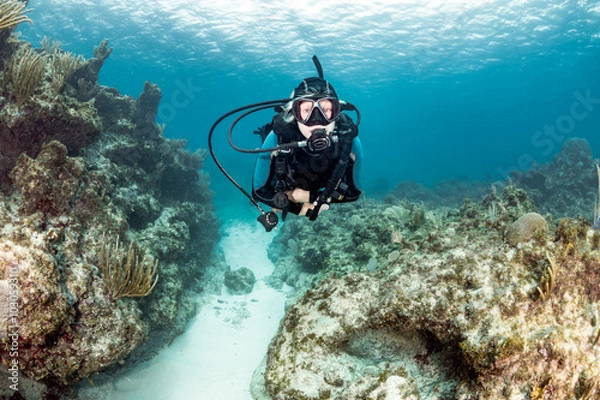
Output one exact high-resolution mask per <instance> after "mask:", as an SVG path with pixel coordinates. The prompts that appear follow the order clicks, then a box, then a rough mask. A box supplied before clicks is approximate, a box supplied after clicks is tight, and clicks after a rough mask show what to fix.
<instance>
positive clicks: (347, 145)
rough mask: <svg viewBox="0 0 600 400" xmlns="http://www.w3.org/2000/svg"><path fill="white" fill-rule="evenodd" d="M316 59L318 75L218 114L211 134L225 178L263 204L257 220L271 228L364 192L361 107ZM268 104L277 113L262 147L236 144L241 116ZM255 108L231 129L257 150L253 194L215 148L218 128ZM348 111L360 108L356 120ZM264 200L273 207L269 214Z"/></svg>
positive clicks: (266, 128) (267, 127) (312, 215)
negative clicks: (342, 95) (286, 91)
mask: <svg viewBox="0 0 600 400" xmlns="http://www.w3.org/2000/svg"><path fill="white" fill-rule="evenodd" d="M313 62H314V64H315V67H316V69H317V72H318V77H311V78H305V79H304V80H303V81H302V82H301V83H300V84H299V85H298V87H296V88H295V89H294V91H293V92H292V94H291V96H290V97H289V98H287V99H282V100H273V101H266V102H262V103H255V104H251V105H248V106H245V107H241V108H238V109H235V110H232V111H230V112H229V113H227V114H225V115H223V116H222V117H221V118H219V119H218V120H217V121H216V122H215V123H214V125H213V127H212V128H211V130H210V132H209V150H210V153H211V155H212V157H213V159H214V161H215V163H216V164H217V166H218V167H219V169H220V170H221V171H222V172H223V173H224V174H225V176H226V177H227V178H228V179H229V180H230V181H231V182H232V183H233V184H234V185H235V186H236V187H237V188H238V189H239V190H240V191H242V193H243V194H244V195H246V197H248V198H249V199H250V201H251V202H252V203H253V204H254V205H255V206H256V207H257V208H258V210H259V211H260V212H261V215H260V216H259V217H258V221H259V222H261V223H262V224H263V226H264V227H265V229H266V230H267V231H270V230H272V229H273V228H275V227H276V226H277V223H278V217H277V214H276V213H281V215H282V219H284V220H285V217H286V215H287V213H290V212H291V213H293V214H296V215H305V216H307V217H308V218H310V219H311V220H315V219H316V218H317V217H318V215H319V213H320V212H321V211H324V210H326V209H328V208H329V207H330V205H331V204H332V203H342V202H352V201H356V200H357V199H358V198H359V197H360V195H361V191H360V189H359V188H358V185H357V181H359V178H360V170H361V167H362V159H363V151H362V146H361V143H360V139H359V138H358V137H357V136H358V125H359V123H360V113H359V111H358V109H357V108H356V107H355V106H354V105H352V104H350V103H348V102H346V101H343V100H340V99H339V97H338V95H337V93H336V92H335V90H334V88H333V87H332V86H331V84H330V83H329V82H328V81H327V80H325V79H324V78H323V70H322V68H321V64H320V63H319V60H318V59H317V57H316V56H313ZM267 108H274V110H275V111H276V112H277V114H276V115H275V116H274V117H273V118H272V120H271V122H270V123H268V124H267V125H265V126H263V127H261V128H259V129H258V130H257V131H255V133H257V134H259V135H260V136H261V139H262V140H263V144H262V147H261V148H260V149H254V150H248V149H241V148H239V147H237V146H236V145H235V144H234V143H233V140H232V131H233V129H234V127H235V125H236V124H237V122H239V120H240V119H242V118H244V117H245V116H247V115H249V114H251V113H253V112H256V111H260V110H264V109H267ZM248 109H250V111H248V112H246V113H245V114H243V115H241V116H240V117H238V118H237V119H236V120H235V121H234V122H233V123H232V124H231V126H230V129H229V136H228V138H229V144H230V145H231V147H233V148H234V149H235V150H237V151H240V152H243V153H258V154H259V156H258V157H257V160H256V163H255V167H254V174H253V179H252V195H250V194H249V193H248V192H246V191H245V190H244V189H243V188H242V187H241V186H240V185H239V184H238V183H237V182H236V181H235V180H234V179H233V178H232V177H231V176H230V175H229V174H228V173H227V172H226V171H225V170H224V168H223V167H222V166H221V164H220V163H219V162H218V160H217V159H216V156H215V154H214V151H213V149H212V142H211V141H212V135H213V132H214V129H215V128H216V126H217V125H218V124H219V123H220V122H221V121H222V120H224V119H225V118H227V117H229V116H230V115H233V114H236V113H239V112H241V111H245V110H248ZM344 110H348V111H354V112H356V115H357V119H356V123H355V122H354V121H353V120H352V118H351V117H350V116H348V115H347V114H346V113H344V112H343V111H344ZM259 202H260V203H263V204H266V205H268V206H270V207H271V208H272V210H271V211H269V212H265V211H264V210H263V209H262V207H261V206H260V204H259Z"/></svg>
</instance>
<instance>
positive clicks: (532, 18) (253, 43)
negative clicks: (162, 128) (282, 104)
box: [19, 0, 600, 202]
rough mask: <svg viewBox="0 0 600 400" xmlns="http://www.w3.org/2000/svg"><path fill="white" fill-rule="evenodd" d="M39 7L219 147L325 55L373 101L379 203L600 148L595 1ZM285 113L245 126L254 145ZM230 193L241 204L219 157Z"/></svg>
mask: <svg viewBox="0 0 600 400" xmlns="http://www.w3.org/2000/svg"><path fill="white" fill-rule="evenodd" d="M371 3H372V4H370V5H367V4H365V2H362V1H357V0H355V1H350V0H334V1H327V2H323V1H304V2H295V1H279V2H269V1H264V0H262V1H261V0H237V1H233V0H210V1H193V0H182V1H176V0H169V1H167V0H144V1H142V0H131V1H127V2H120V1H114V0H98V1H94V2H92V1H82V2H73V1H67V0H45V1H41V0H31V1H30V2H29V6H28V8H33V9H34V10H33V11H32V12H31V13H30V14H28V15H29V16H30V18H31V19H32V20H33V21H34V24H33V25H27V24H22V25H21V26H20V27H19V31H20V32H21V33H22V35H23V38H24V39H26V40H28V41H30V42H32V43H33V44H34V45H39V43H40V41H41V40H42V38H43V37H44V36H47V37H49V38H52V39H53V40H55V41H60V42H61V43H62V46H61V47H62V48H63V49H65V50H67V51H71V52H73V53H77V54H84V55H85V56H86V57H90V56H91V55H92V54H93V47H94V46H96V45H98V44H99V43H100V41H102V40H103V39H105V38H107V39H109V45H110V46H112V47H113V48H114V51H113V53H112V55H111V56H110V58H109V59H108V60H107V62H106V64H105V66H104V68H103V70H102V73H101V76H100V83H101V84H103V85H106V86H112V87H116V88H117V89H118V90H119V91H120V92H121V93H124V94H129V95H132V96H136V97H137V96H138V95H139V93H140V92H141V91H142V88H143V84H144V81H146V80H149V81H152V82H154V83H157V84H159V86H160V87H161V89H162V92H163V99H162V102H161V107H160V110H159V113H158V118H157V119H158V122H159V123H164V124H166V132H165V134H166V135H167V136H168V137H177V138H181V137H182V138H186V139H187V140H188V141H189V148H190V149H191V150H195V149H198V148H206V147H207V133H208V130H209V128H210V126H211V124H212V123H213V122H214V120H215V119H217V118H218V117H219V116H220V115H222V114H223V113H225V112H227V111H229V110H230V109H232V108H236V107H239V106H243V105H246V104H249V103H252V102H258V101H264V100H271V99H280V98H284V97H287V96H289V94H290V93H291V91H292V89H293V88H294V87H295V86H296V85H297V84H298V83H299V82H300V81H301V80H302V78H304V77H308V76H315V75H316V72H315V69H314V66H313V64H312V61H311V57H312V55H313V54H316V55H317V56H318V57H319V59H320V61H321V63H322V65H323V68H324V72H325V77H326V78H327V79H328V80H329V81H330V82H331V83H332V84H333V85H334V87H335V88H336V90H337V92H338V94H339V95H340V97H341V98H342V99H345V100H347V101H349V102H351V103H353V104H355V105H356V106H358V107H359V109H360V111H361V113H362V123H361V125H360V137H361V139H362V142H363V146H364V149H365V158H366V160H365V164H366V169H365V183H364V189H365V190H366V193H367V195H369V194H371V193H372V194H381V193H384V192H385V190H387V189H391V188H393V187H394V186H395V184H396V183H397V182H398V181H402V180H409V179H410V180H415V181H417V182H420V183H423V184H426V185H433V184H435V183H436V182H439V181H441V180H447V179H462V178H464V179H471V180H481V181H493V180H497V179H502V178H504V177H505V176H506V174H507V173H508V171H510V170H511V169H526V168H529V167H530V166H531V164H532V162H538V163H542V162H545V161H549V160H550V159H551V158H552V156H553V155H554V154H556V153H557V152H558V151H559V150H560V146H561V144H562V142H563V141H564V140H565V139H566V138H568V137H583V138H586V139H587V140H588V141H589V142H590V144H591V146H592V150H593V151H594V155H595V157H598V156H599V154H600V73H599V72H600V5H599V3H598V2H597V1H590V0H446V1H442V0H431V1H416V0H407V1H393V0H380V1H374V2H371ZM271 115H272V114H271V113H269V112H265V113H264V114H260V115H257V116H255V117H252V118H248V119H247V120H245V121H244V122H243V123H241V124H240V126H239V128H238V129H237V130H236V141H239V144H240V145H244V146H247V147H251V148H252V147H257V146H258V145H259V144H260V142H259V140H258V138H257V137H256V136H255V135H252V131H253V129H254V128H256V127H258V126H259V125H262V124H263V123H265V122H267V121H268V120H270V118H271ZM225 128H226V126H225V127H223V128H222V129H220V130H219V131H217V133H216V134H215V135H216V136H215V151H216V152H217V153H218V154H219V155H220V157H221V159H222V162H223V164H224V165H225V166H226V168H227V169H228V171H229V172H230V173H231V174H232V175H233V176H234V177H235V178H236V179H238V180H239V182H240V183H241V184H242V185H243V186H245V187H248V188H249V186H250V181H251V173H250V170H251V168H252V164H253V161H254V158H253V156H249V155H240V154H237V153H234V152H233V151H231V150H230V149H229V148H228V145H227V144H226V129H225ZM207 170H208V171H209V172H210V173H211V176H212V183H213V190H215V191H216V193H217V199H220V201H221V202H224V201H226V199H228V198H229V197H230V196H231V197H235V198H240V199H241V200H243V198H241V196H238V195H237V194H235V193H234V191H233V186H231V185H230V184H229V183H228V182H226V181H225V179H224V178H223V177H222V176H221V175H220V173H219V172H218V171H217V170H216V168H215V167H214V165H213V164H212V163H211V162H210V160H208V159H207Z"/></svg>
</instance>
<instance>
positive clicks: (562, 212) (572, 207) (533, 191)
mask: <svg viewBox="0 0 600 400" xmlns="http://www.w3.org/2000/svg"><path fill="white" fill-rule="evenodd" d="M595 164H596V162H595V161H594V158H593V156H592V150H591V148H590V145H589V143H588V142H587V141H586V140H585V139H580V138H569V139H567V140H565V142H564V144H563V146H562V148H561V150H560V152H559V153H557V154H556V155H555V156H554V158H553V159H552V161H551V162H549V163H546V164H541V165H540V164H536V165H535V167H534V168H532V169H531V170H528V171H513V172H512V173H511V178H512V180H513V182H514V183H515V185H517V186H519V187H521V188H523V189H525V190H526V191H527V194H528V195H529V196H530V197H531V199H532V200H533V202H534V203H535V205H536V207H538V208H539V210H540V212H541V213H542V214H552V215H553V216H554V217H555V218H563V217H576V216H583V217H586V218H589V219H590V220H591V219H592V217H593V209H594V200H595V198H596V196H597V190H598V180H597V179H598V176H597V173H596V167H595Z"/></svg>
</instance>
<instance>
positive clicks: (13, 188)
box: [0, 29, 218, 397]
mask: <svg viewBox="0 0 600 400" xmlns="http://www.w3.org/2000/svg"><path fill="white" fill-rule="evenodd" d="M111 51H112V49H111V48H109V47H108V43H107V42H106V41H104V42H102V43H101V44H100V45H99V46H98V47H97V48H96V49H95V51H94V57H93V58H90V59H87V60H86V59H84V58H83V57H81V56H75V55H73V54H71V53H67V52H65V51H63V50H61V49H60V48H59V46H57V45H53V44H52V43H51V42H49V41H44V43H43V45H42V47H40V48H32V46H31V45H30V44H29V43H27V42H24V41H22V40H19V39H18V38H17V37H16V36H15V35H11V34H10V30H7V29H4V30H0V66H1V67H2V70H1V71H2V72H1V75H0V188H1V190H0V226H1V228H0V302H1V303H2V304H3V305H6V306H7V308H6V310H7V311H6V312H2V313H0V317H1V318H0V329H1V330H0V340H2V343H3V345H2V346H0V358H1V360H2V363H3V364H4V366H6V367H8V368H11V367H14V365H15V363H18V366H17V369H18V374H19V376H20V377H21V383H22V384H23V381H24V380H25V379H27V378H28V379H31V380H33V381H37V382H40V383H42V384H43V385H45V387H46V390H47V394H46V395H48V396H57V397H64V396H65V395H67V394H68V391H69V388H70V387H72V385H73V384H75V383H76V382H78V381H80V380H82V379H85V378H90V377H93V376H94V374H95V373H97V372H98V371H102V370H106V368H107V367H111V366H112V367H113V368H114V367H118V366H120V365H122V364H127V363H131V362H132V361H134V359H133V358H132V357H131V355H132V354H134V355H135V357H136V358H137V359H139V358H140V357H148V356H150V354H151V353H152V351H153V350H154V349H155V346H157V345H160V344H162V343H166V342H168V341H170V340H172V338H173V337H174V336H175V335H177V334H178V333H180V332H182V331H183V329H184V327H185V324H186V322H187V321H188V319H189V318H190V317H191V316H192V315H193V314H194V311H195V307H196V303H195V301H196V300H195V296H196V294H197V293H198V292H199V291H201V290H202V287H201V284H200V281H201V278H202V276H203V273H204V270H205V268H206V267H207V265H208V263H209V260H210V257H211V253H212V250H213V246H214V244H215V242H216V240H217V237H218V234H217V232H218V224H217V220H216V217H215V214H214V210H213V206H212V196H211V193H210V191H209V188H208V183H209V181H208V177H207V175H206V174H205V173H203V172H202V166H203V160H204V152H202V151H197V152H195V153H190V152H189V151H187V150H186V149H185V146H186V143H185V141H182V140H172V139H167V138H165V137H164V136H163V128H161V127H159V126H157V125H156V123H155V122H154V121H155V116H156V111H157V107H158V102H159V100H160V97H161V93H160V89H159V88H158V86H156V85H154V84H152V83H149V82H148V83H146V85H145V87H144V88H143V91H142V93H141V94H140V96H139V98H137V99H135V98H132V97H130V96H124V95H121V94H120V93H119V92H118V91H117V90H115V89H113V88H109V87H105V86H102V85H100V84H99V83H98V72H99V71H100V68H101V67H102V65H103V63H104V61H105V60H106V59H107V57H108V56H109V55H110V54H111ZM24 65H28V68H26V69H24ZM29 67H32V68H29ZM117 241H120V242H121V243H123V244H124V246H128V245H129V244H130V243H131V244H132V248H135V250H136V252H138V253H139V254H142V253H143V254H144V255H145V256H146V257H148V258H149V259H152V260H153V262H156V264H157V270H156V276H157V277H158V278H157V281H156V286H155V287H154V288H153V290H152V291H151V293H150V294H149V295H147V296H145V297H128V296H133V295H135V293H132V292H130V293H129V294H128V295H127V296H123V297H121V296H116V295H115V293H119V292H118V291H116V290H114V288H111V287H109V286H110V285H109V281H108V280H107V279H105V276H103V274H106V273H108V272H107V271H108V269H107V270H106V271H103V268H102V265H101V263H102V262H103V261H102V260H101V257H100V254H101V252H102V249H103V248H106V244H107V243H109V242H110V243H115V242H117ZM136 260H137V259H135V258H134V259H133V261H127V263H128V265H129V264H130V267H131V269H135V268H137V267H138V265H136V263H137V262H138V261H136ZM149 273H150V272H149ZM117 278H118V277H117ZM113 281H114V280H113ZM111 289H112V290H111ZM143 294H145V293H143ZM4 309H5V308H3V311H4ZM149 338H150V339H152V341H151V345H149V344H148V343H149V342H148V339H149ZM128 357H129V358H128ZM9 371H10V370H9ZM9 376H10V375H9ZM3 387H4V386H3ZM10 393H14V391H13V390H11V391H10ZM0 394H1V395H5V393H0Z"/></svg>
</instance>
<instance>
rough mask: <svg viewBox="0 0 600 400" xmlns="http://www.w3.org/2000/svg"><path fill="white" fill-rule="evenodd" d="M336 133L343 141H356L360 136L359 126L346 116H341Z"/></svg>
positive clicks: (336, 125)
mask: <svg viewBox="0 0 600 400" xmlns="http://www.w3.org/2000/svg"><path fill="white" fill-rule="evenodd" d="M335 127H336V133H337V134H338V136H339V137H340V138H341V139H347V140H354V138H355V137H357V136H358V126H356V124H355V123H354V121H352V118H350V117H349V116H348V115H346V114H340V117H339V120H338V121H337V122H336V123H335Z"/></svg>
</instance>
